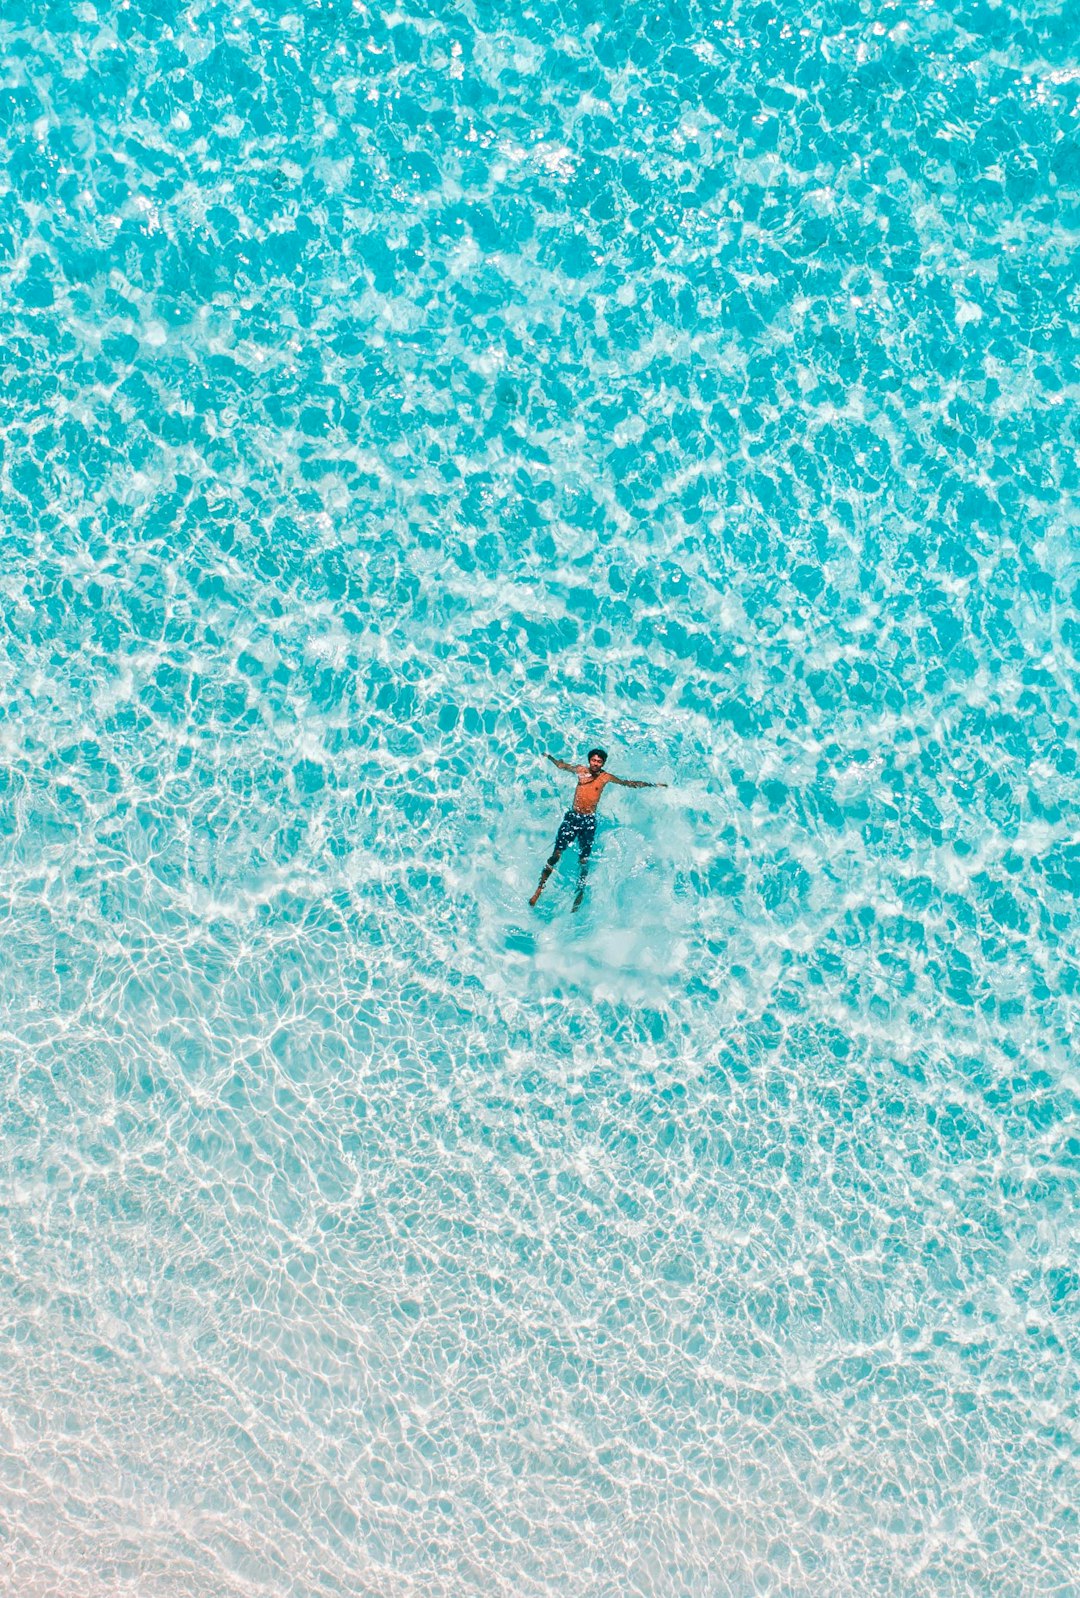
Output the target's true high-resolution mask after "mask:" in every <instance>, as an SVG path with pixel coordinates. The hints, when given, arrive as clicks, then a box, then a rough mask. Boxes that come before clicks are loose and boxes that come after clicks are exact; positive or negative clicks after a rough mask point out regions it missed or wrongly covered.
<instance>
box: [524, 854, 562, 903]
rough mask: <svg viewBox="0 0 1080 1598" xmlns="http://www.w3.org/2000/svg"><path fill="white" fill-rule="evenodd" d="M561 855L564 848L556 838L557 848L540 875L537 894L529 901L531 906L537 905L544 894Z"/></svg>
mask: <svg viewBox="0 0 1080 1598" xmlns="http://www.w3.org/2000/svg"><path fill="white" fill-rule="evenodd" d="M561 854H562V846H561V845H560V843H559V840H558V838H556V839H555V847H554V849H553V850H552V851H551V854H550V855H549V856H548V863H547V865H546V866H545V867H544V869H543V871H541V873H540V881H539V882H538V883H537V884H536V892H535V893H534V894H533V896H532V898H531V899H530V900H529V903H530V904H535V903H536V901H537V899H539V897H540V895H541V894H542V893H543V891H544V884H545V883H546V882H547V879H548V878H549V877H550V875H551V873H552V872H553V871H554V870H555V867H556V866H557V865H558V863H559V856H560V855H561Z"/></svg>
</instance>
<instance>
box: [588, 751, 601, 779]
mask: <svg viewBox="0 0 1080 1598" xmlns="http://www.w3.org/2000/svg"><path fill="white" fill-rule="evenodd" d="M603 767H604V762H603V761H602V760H601V759H600V756H599V755H590V756H589V770H590V771H591V772H592V774H593V776H594V777H595V776H596V773H597V772H598V771H602V770H603Z"/></svg>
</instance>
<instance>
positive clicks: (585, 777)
mask: <svg viewBox="0 0 1080 1598" xmlns="http://www.w3.org/2000/svg"><path fill="white" fill-rule="evenodd" d="M588 758H589V764H588V765H587V766H572V765H570V764H569V762H568V761H566V760H556V759H555V756H554V755H545V756H544V759H545V760H550V761H551V764H552V765H553V766H558V768H559V770H560V771H572V772H573V773H574V775H575V777H576V778H577V789H576V790H575V793H574V803H573V805H572V806H571V808H570V809H569V810H568V811H567V812H566V814H565V816H563V818H562V822H561V824H560V826H559V831H558V833H557V834H556V837H555V847H554V849H552V851H551V856H550V858H549V860H548V863H547V865H546V866H545V867H544V869H543V871H541V873H540V881H539V882H538V883H537V885H536V892H535V893H534V894H533V896H532V898H531V899H530V900H529V903H530V904H535V903H536V901H537V899H539V897H540V895H541V894H542V893H543V891H544V884H545V883H546V882H547V879H548V878H549V877H550V875H551V873H552V872H553V871H554V870H555V867H556V866H557V865H558V863H559V856H560V855H561V854H562V852H563V850H564V849H565V848H567V847H568V846H569V845H570V844H572V843H576V844H577V847H578V886H577V893H576V894H575V895H574V906H573V907H574V909H575V910H576V909H578V907H579V906H580V904H581V901H582V899H583V898H584V895H585V878H586V876H587V875H588V871H589V855H590V853H591V852H592V846H593V839H594V838H595V837H596V807H597V805H598V804H599V803H600V795H601V794H602V793H603V791H604V789H605V788H606V787H607V785H608V783H609V782H614V783H617V784H618V786H619V787H620V788H666V787H667V783H666V782H631V781H630V780H629V778H627V777H613V776H612V774H611V772H610V771H605V770H604V761H605V760H606V759H607V750H606V749H590V750H589V757H588Z"/></svg>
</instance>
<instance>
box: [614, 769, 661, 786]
mask: <svg viewBox="0 0 1080 1598" xmlns="http://www.w3.org/2000/svg"><path fill="white" fill-rule="evenodd" d="M605 775H606V777H607V780H608V781H609V782H616V783H618V785H619V787H620V788H666V787H667V783H666V782H633V781H632V780H631V779H630V778H629V777H613V776H612V775H611V773H610V772H606V773H605Z"/></svg>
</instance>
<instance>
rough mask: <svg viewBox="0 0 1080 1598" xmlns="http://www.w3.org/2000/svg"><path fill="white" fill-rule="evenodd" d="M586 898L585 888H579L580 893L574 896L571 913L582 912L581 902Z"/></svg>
mask: <svg viewBox="0 0 1080 1598" xmlns="http://www.w3.org/2000/svg"><path fill="white" fill-rule="evenodd" d="M584 897H585V889H584V888H579V889H578V891H577V892H576V893H575V895H574V902H573V904H572V905H571V906H570V909H571V911H574V910H580V909H581V901H582V899H584Z"/></svg>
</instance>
